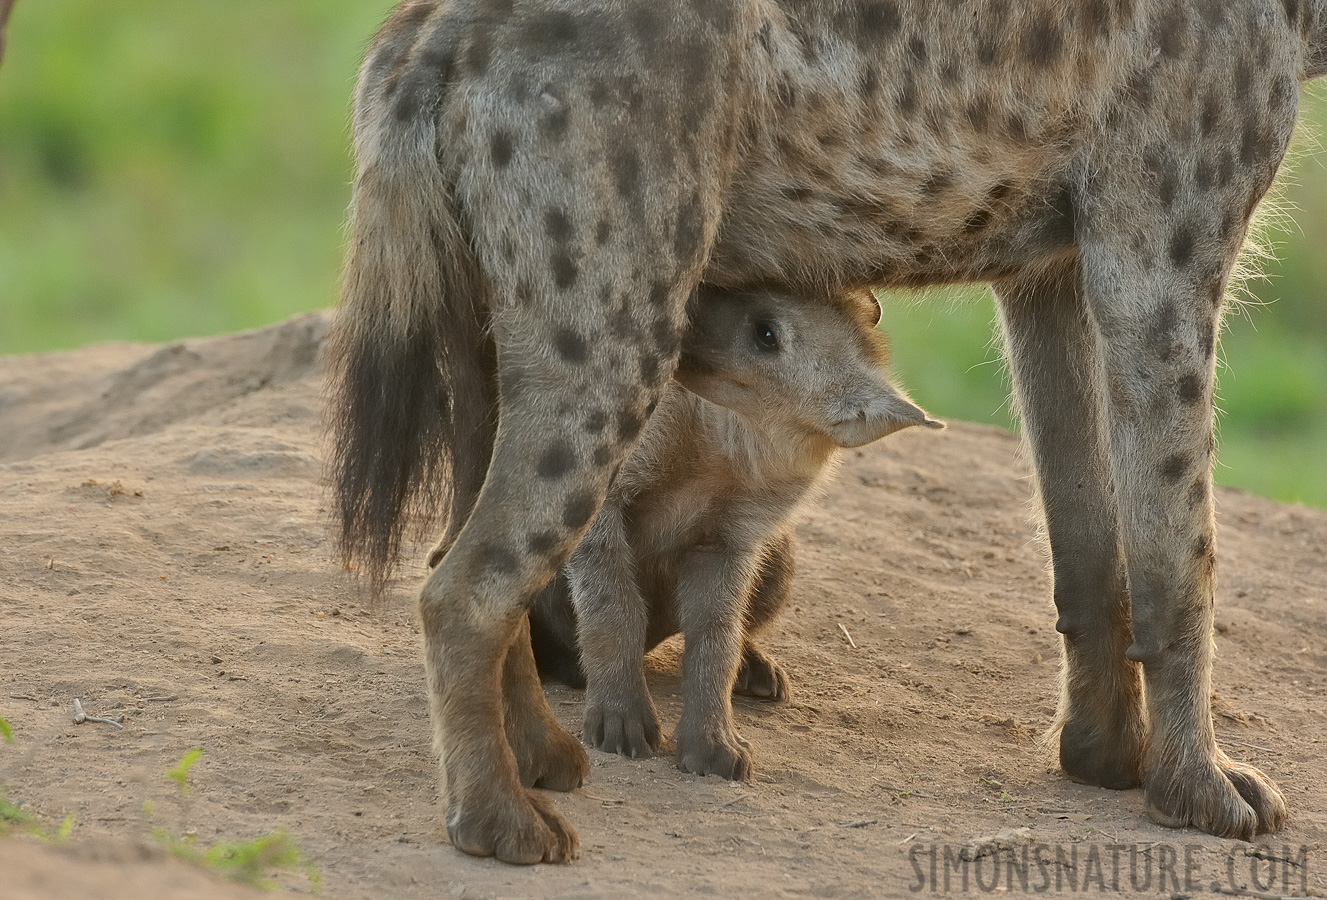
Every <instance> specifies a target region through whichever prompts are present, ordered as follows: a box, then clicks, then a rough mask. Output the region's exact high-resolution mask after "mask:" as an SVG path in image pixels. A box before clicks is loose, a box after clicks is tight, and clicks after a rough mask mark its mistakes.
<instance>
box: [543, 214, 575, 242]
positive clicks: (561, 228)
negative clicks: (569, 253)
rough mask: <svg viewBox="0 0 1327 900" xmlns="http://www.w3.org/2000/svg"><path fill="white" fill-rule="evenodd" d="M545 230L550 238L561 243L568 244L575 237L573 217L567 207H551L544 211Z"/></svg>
mask: <svg viewBox="0 0 1327 900" xmlns="http://www.w3.org/2000/svg"><path fill="white" fill-rule="evenodd" d="M544 231H545V233H547V234H548V236H549V238H551V239H552V240H553V241H555V242H556V243H559V244H568V243H570V242H571V239H572V238H573V237H575V229H574V228H572V225H571V217H570V216H568V215H567V211H566V210H565V209H556V208H555V209H550V210H549V211H548V212H546V213H544Z"/></svg>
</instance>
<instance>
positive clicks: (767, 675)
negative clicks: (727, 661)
mask: <svg viewBox="0 0 1327 900" xmlns="http://www.w3.org/2000/svg"><path fill="white" fill-rule="evenodd" d="M790 683H791V682H790V681H789V679H788V673H787V672H786V671H784V669H783V666H781V665H779V664H778V663H776V662H775V661H774V660H772V659H770V658H769V656H767V655H766V654H765V652H764V651H763V650H760V649H758V648H756V647H752V646H750V645H748V646H747V647H745V648H744V649H743V650H742V665H741V667H740V668H739V669H738V670H737V680H736V681H735V682H733V693H734V694H743V695H745V696H747V697H756V698H758V699H760V700H774V701H776V702H782V701H784V700H787V699H788V686H789V684H790Z"/></svg>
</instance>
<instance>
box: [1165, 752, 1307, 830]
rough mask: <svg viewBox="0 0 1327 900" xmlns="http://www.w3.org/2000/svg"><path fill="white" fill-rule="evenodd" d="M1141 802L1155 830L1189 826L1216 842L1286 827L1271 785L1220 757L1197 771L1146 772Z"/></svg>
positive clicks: (1283, 804) (1259, 774)
mask: <svg viewBox="0 0 1327 900" xmlns="http://www.w3.org/2000/svg"><path fill="white" fill-rule="evenodd" d="M1146 798H1147V815H1148V817H1149V818H1151V819H1152V821H1154V822H1156V823H1157V824H1159V825H1165V826H1167V827H1170V828H1182V827H1184V826H1186V825H1192V826H1193V827H1194V828H1197V829H1198V830H1199V831H1205V832H1207V833H1208V834H1214V835H1217V836H1218V837H1227V838H1238V839H1239V840H1243V841H1251V840H1253V838H1254V837H1255V836H1256V835H1259V834H1264V833H1266V832H1269V831H1278V830H1280V829H1281V827H1282V826H1283V825H1285V821H1286V802H1285V799H1284V798H1283V797H1282V796H1281V792H1280V791H1279V790H1278V789H1277V787H1276V785H1275V784H1273V783H1272V780H1271V779H1270V778H1268V777H1267V776H1266V775H1264V774H1263V773H1262V772H1259V771H1258V770H1257V769H1255V768H1253V766H1249V765H1245V764H1244V763H1238V762H1234V761H1233V760H1231V759H1229V758H1227V757H1226V755H1225V754H1224V753H1221V752H1220V751H1217V757H1216V759H1215V760H1214V761H1213V762H1205V763H1204V764H1203V765H1201V766H1195V767H1192V768H1186V769H1174V770H1170V771H1166V770H1164V769H1160V767H1158V768H1157V769H1153V770H1152V771H1149V772H1148V776H1147V790H1146Z"/></svg>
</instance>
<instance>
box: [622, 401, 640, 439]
mask: <svg viewBox="0 0 1327 900" xmlns="http://www.w3.org/2000/svg"><path fill="white" fill-rule="evenodd" d="M644 427H645V420H644V419H643V418H641V415H640V413H638V412H636V409H635V407H631V406H624V407H623V408H622V409H620V410H618V414H617V439H618V442H619V443H623V444H625V443H628V442H630V441H634V440H635V439H636V438H637V437H639V436H640V432H641V429H642V428H644Z"/></svg>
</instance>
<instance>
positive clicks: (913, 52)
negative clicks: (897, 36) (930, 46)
mask: <svg viewBox="0 0 1327 900" xmlns="http://www.w3.org/2000/svg"><path fill="white" fill-rule="evenodd" d="M908 55H909V56H911V57H912V58H913V59H915V60H917V62H919V63H920V62H926V42H925V41H924V40H922V39H921V37H920V36H918V37H914V38H913V39H912V40H910V41H908Z"/></svg>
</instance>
